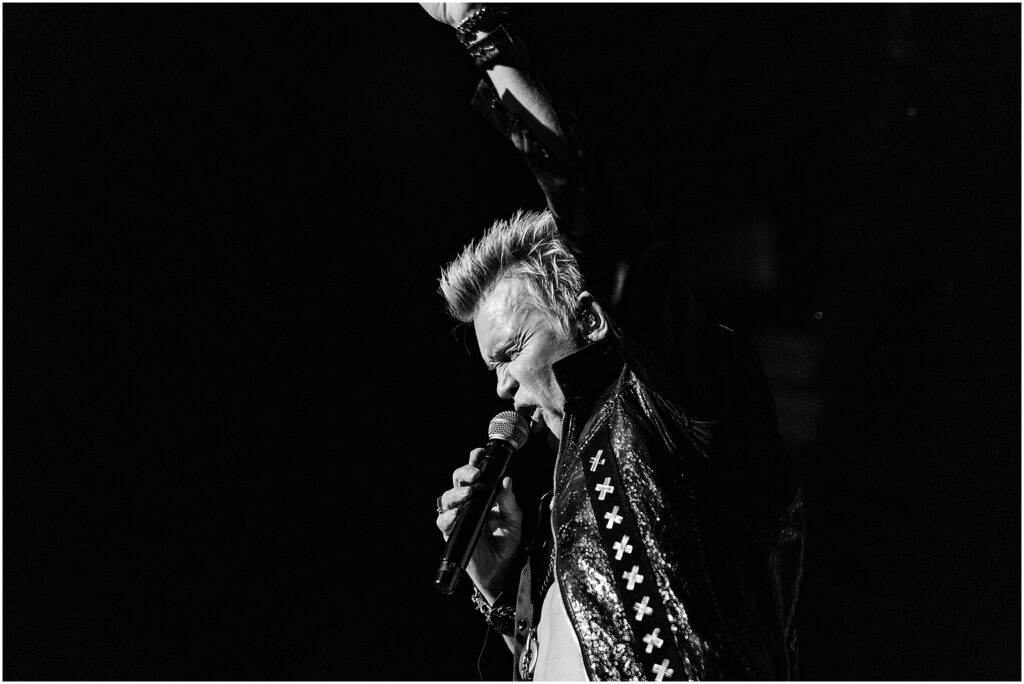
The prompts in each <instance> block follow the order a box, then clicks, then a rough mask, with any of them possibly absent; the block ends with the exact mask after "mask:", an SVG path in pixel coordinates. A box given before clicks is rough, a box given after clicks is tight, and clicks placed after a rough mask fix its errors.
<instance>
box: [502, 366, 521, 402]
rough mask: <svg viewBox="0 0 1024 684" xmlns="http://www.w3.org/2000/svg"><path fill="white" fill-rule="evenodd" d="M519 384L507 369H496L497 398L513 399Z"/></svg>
mask: <svg viewBox="0 0 1024 684" xmlns="http://www.w3.org/2000/svg"><path fill="white" fill-rule="evenodd" d="M517 389H519V383H518V382H516V379H515V378H513V377H512V374H511V373H509V372H508V369H507V368H499V369H498V396H499V397H501V398H502V399H514V398H515V396H516V390H517Z"/></svg>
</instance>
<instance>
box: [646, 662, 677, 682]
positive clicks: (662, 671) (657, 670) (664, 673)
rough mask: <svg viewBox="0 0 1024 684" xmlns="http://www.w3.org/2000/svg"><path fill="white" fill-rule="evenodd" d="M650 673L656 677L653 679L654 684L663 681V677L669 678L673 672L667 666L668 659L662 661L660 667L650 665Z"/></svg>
mask: <svg viewBox="0 0 1024 684" xmlns="http://www.w3.org/2000/svg"><path fill="white" fill-rule="evenodd" d="M651 671H653V672H654V674H656V675H658V676H657V677H655V679H654V681H656V682H660V681H661V680H663V679H665V677H671V676H672V673H673V672H675V670H673V669H672V668H671V667H669V666H668V658H665V659H664V660H662V661H661V665H657V664H655V665H651Z"/></svg>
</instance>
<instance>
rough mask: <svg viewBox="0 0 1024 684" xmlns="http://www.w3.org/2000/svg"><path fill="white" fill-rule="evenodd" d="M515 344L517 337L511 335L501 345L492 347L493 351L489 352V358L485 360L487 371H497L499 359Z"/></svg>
mask: <svg viewBox="0 0 1024 684" xmlns="http://www.w3.org/2000/svg"><path fill="white" fill-rule="evenodd" d="M514 342H515V335H509V336H508V337H507V338H505V340H504V341H503V342H502V343H501V344H496V345H494V346H493V347H491V350H490V351H489V352H487V357H486V358H485V359H484V365H486V366H487V370H495V366H496V364H497V361H498V357H499V356H501V355H502V354H504V353H506V352H507V351H508V350H509V348H510V347H511V346H512V344H513V343H514Z"/></svg>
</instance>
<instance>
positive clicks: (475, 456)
mask: <svg viewBox="0 0 1024 684" xmlns="http://www.w3.org/2000/svg"><path fill="white" fill-rule="evenodd" d="M483 460H484V448H483V447H477V448H476V449H473V450H472V451H470V452H469V465H471V466H477V467H479V466H480V464H481V463H482V462H483Z"/></svg>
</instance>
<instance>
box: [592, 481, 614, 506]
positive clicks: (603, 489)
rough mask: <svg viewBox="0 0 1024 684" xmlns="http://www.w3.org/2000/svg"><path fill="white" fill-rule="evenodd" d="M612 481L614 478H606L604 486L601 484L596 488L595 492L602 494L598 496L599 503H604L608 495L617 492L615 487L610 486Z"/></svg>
mask: <svg viewBox="0 0 1024 684" xmlns="http://www.w3.org/2000/svg"><path fill="white" fill-rule="evenodd" d="M611 481H612V478H610V477H606V478H604V484H599V485H597V486H596V487H594V490H595V491H598V492H601V493H600V494H598V495H597V500H598V501H604V497H605V495H606V494H611V493H612V492H614V491H615V487H614V486H613V485H610V484H608V483H609V482H611Z"/></svg>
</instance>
